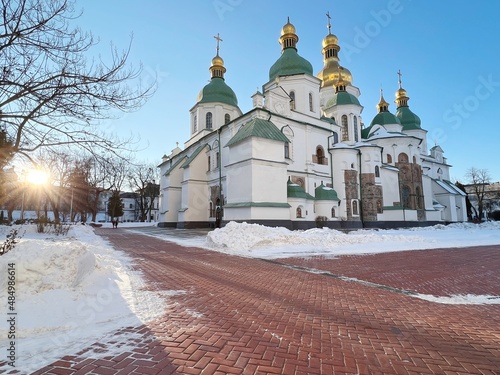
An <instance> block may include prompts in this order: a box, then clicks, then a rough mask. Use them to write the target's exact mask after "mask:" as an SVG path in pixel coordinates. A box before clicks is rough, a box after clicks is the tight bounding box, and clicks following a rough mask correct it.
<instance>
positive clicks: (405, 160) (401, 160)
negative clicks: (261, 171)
mask: <svg viewBox="0 0 500 375" xmlns="http://www.w3.org/2000/svg"><path fill="white" fill-rule="evenodd" d="M398 162H399V163H408V155H406V154H405V153H404V152H402V153H400V154H399V155H398Z"/></svg>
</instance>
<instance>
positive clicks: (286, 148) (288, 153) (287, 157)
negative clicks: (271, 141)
mask: <svg viewBox="0 0 500 375" xmlns="http://www.w3.org/2000/svg"><path fill="white" fill-rule="evenodd" d="M285 158H286V159H290V143H288V142H285Z"/></svg>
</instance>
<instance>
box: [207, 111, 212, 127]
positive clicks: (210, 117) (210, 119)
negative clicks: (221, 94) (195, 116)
mask: <svg viewBox="0 0 500 375" xmlns="http://www.w3.org/2000/svg"><path fill="white" fill-rule="evenodd" d="M206 128H207V129H212V112H207V116H206Z"/></svg>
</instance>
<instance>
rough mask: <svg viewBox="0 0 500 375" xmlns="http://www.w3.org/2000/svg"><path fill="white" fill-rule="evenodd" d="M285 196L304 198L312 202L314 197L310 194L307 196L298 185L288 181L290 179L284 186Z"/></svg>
mask: <svg viewBox="0 0 500 375" xmlns="http://www.w3.org/2000/svg"><path fill="white" fill-rule="evenodd" d="M286 196H287V197H288V198H304V199H311V200H314V197H313V196H312V195H311V194H307V193H306V192H305V190H304V189H302V187H301V186H300V185H297V184H294V183H293V182H292V181H290V179H288V183H287V186H286Z"/></svg>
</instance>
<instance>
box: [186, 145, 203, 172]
mask: <svg viewBox="0 0 500 375" xmlns="http://www.w3.org/2000/svg"><path fill="white" fill-rule="evenodd" d="M207 146H208V145H207V144H204V145H201V146H200V147H198V148H197V149H196V150H194V152H193V153H192V154H191V156H190V157H188V158H187V160H186V161H185V162H184V164H182V165H181V168H187V167H189V164H191V162H192V161H193V160H194V159H195V158H196V157H197V156H198V155H199V153H200V152H201V151H202V150H203V149H204V148H205V147H207Z"/></svg>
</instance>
